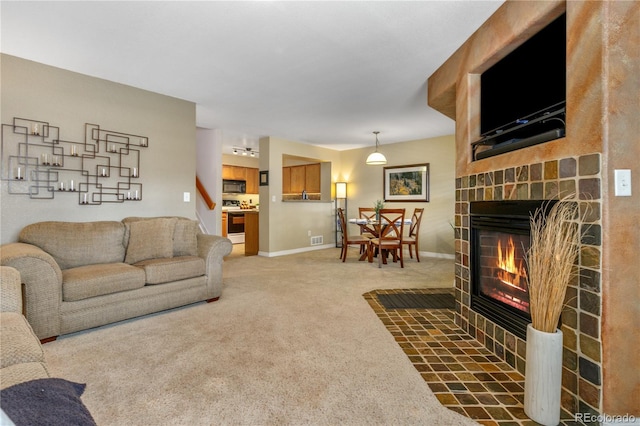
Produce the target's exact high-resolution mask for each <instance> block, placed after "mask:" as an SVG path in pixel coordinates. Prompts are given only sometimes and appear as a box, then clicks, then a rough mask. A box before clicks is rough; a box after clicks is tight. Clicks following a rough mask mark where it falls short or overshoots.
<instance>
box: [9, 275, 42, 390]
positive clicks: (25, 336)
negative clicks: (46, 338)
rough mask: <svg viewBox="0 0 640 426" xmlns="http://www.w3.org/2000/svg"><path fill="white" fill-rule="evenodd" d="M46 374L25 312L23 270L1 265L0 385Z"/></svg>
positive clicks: (13, 383)
mask: <svg viewBox="0 0 640 426" xmlns="http://www.w3.org/2000/svg"><path fill="white" fill-rule="evenodd" d="M47 377H49V371H48V370H47V365H46V364H45V360H44V353H43V351H42V347H41V346H40V342H39V341H38V338H37V337H36V335H35V334H34V333H33V330H32V329H31V326H29V323H28V322H27V319H26V318H25V317H24V315H22V290H21V285H20V273H19V272H18V271H17V270H15V269H13V268H9V267H6V266H0V389H4V388H7V387H9V386H13V385H15V384H18V383H22V382H26V381H29V380H35V379H44V378H47Z"/></svg>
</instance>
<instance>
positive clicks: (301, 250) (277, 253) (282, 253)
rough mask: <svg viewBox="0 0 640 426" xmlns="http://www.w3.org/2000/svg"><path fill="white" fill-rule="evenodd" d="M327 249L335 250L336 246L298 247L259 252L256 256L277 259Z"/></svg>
mask: <svg viewBox="0 0 640 426" xmlns="http://www.w3.org/2000/svg"><path fill="white" fill-rule="evenodd" d="M327 248H336V245H335V244H323V245H318V246H311V247H300V248H297V249H292V250H282V251H274V252H266V251H259V252H258V256H265V257H278V256H286V255H288V254H296V253H304V252H307V251H314V250H323V249H327Z"/></svg>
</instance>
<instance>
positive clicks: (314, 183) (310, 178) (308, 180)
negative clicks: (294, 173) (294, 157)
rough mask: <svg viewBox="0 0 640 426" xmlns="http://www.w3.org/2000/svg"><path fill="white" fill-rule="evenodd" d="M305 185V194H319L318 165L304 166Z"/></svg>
mask: <svg viewBox="0 0 640 426" xmlns="http://www.w3.org/2000/svg"><path fill="white" fill-rule="evenodd" d="M305 185H306V188H305V189H306V190H307V192H310V193H313V194H318V193H320V163H316V164H307V165H306V166H305Z"/></svg>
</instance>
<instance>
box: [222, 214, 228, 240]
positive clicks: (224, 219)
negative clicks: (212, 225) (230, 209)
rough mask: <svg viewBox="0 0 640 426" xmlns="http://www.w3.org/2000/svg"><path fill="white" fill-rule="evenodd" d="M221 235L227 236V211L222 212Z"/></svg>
mask: <svg viewBox="0 0 640 426" xmlns="http://www.w3.org/2000/svg"><path fill="white" fill-rule="evenodd" d="M222 236H223V237H226V236H227V212H222Z"/></svg>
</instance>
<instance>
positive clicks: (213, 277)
mask: <svg viewBox="0 0 640 426" xmlns="http://www.w3.org/2000/svg"><path fill="white" fill-rule="evenodd" d="M232 248H233V245H232V244H231V240H229V239H228V238H225V237H221V236H219V235H208V234H202V233H199V234H198V256H200V257H201V258H203V259H204V260H205V270H206V275H207V298H208V299H213V298H217V297H220V295H221V294H222V260H223V258H224V257H225V256H227V255H228V254H229V253H231V250H232Z"/></svg>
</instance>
